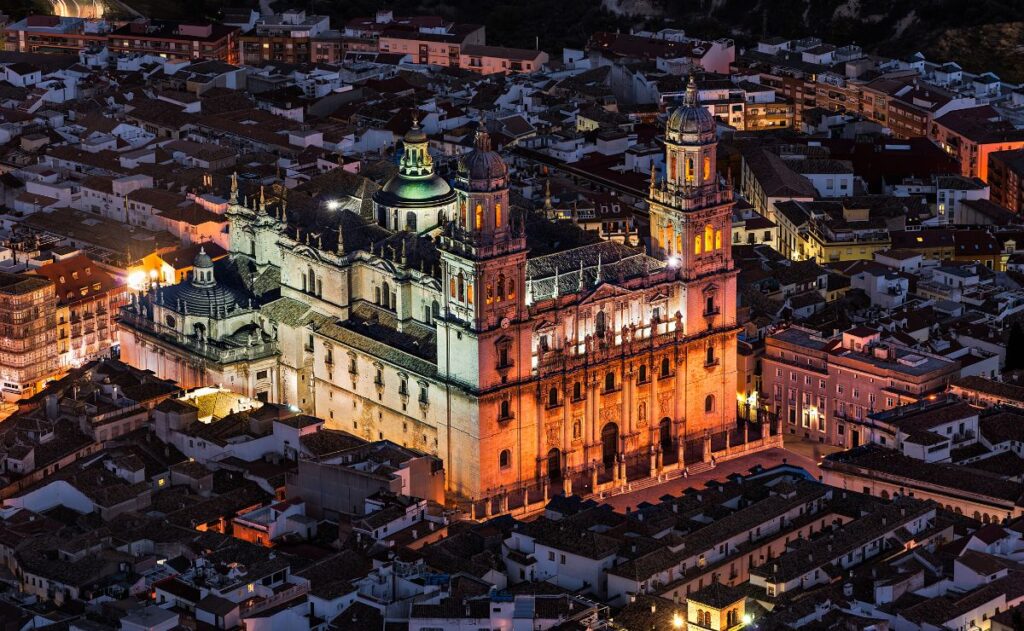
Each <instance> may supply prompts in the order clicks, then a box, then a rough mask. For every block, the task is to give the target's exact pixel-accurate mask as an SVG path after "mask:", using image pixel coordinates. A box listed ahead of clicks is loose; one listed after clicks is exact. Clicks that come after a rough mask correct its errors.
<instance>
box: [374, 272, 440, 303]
mask: <svg viewBox="0 0 1024 631" xmlns="http://www.w3.org/2000/svg"><path fill="white" fill-rule="evenodd" d="M378 291H380V290H378ZM448 293H449V294H450V295H451V297H452V300H454V299H455V296H456V294H455V277H454V276H452V277H451V278H449V279H448ZM377 304H380V296H379V295H378V296H377Z"/></svg>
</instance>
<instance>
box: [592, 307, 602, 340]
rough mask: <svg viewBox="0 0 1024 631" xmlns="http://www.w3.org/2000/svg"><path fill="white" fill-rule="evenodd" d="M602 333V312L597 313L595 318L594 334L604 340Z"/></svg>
mask: <svg viewBox="0 0 1024 631" xmlns="http://www.w3.org/2000/svg"><path fill="white" fill-rule="evenodd" d="M604 331H605V317H604V311H598V312H597V318H595V320H594V332H595V333H596V334H597V337H600V338H604Z"/></svg>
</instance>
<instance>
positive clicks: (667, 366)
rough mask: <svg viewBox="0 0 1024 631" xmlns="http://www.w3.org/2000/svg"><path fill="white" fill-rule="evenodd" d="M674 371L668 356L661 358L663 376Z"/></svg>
mask: <svg viewBox="0 0 1024 631" xmlns="http://www.w3.org/2000/svg"><path fill="white" fill-rule="evenodd" d="M671 373H672V364H671V363H670V362H669V361H668V357H663V358H662V359H661V378H662V379H664V378H665V377H668V376H669V375H670V374H671Z"/></svg>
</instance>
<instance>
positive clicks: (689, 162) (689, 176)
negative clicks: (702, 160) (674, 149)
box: [686, 156, 693, 184]
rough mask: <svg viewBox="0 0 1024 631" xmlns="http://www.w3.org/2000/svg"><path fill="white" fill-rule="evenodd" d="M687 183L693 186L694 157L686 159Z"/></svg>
mask: <svg viewBox="0 0 1024 631" xmlns="http://www.w3.org/2000/svg"><path fill="white" fill-rule="evenodd" d="M686 183H687V184H693V156H687V158H686Z"/></svg>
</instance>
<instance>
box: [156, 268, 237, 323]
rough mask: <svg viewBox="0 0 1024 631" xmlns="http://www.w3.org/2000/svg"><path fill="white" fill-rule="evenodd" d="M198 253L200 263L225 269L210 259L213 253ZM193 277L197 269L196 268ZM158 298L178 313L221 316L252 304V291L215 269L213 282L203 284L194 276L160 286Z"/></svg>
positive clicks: (211, 316)
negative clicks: (218, 273) (232, 281)
mask: <svg viewBox="0 0 1024 631" xmlns="http://www.w3.org/2000/svg"><path fill="white" fill-rule="evenodd" d="M203 256H205V254H200V255H199V256H197V257H196V261H197V263H204V264H205V266H206V267H212V268H214V270H216V269H218V268H220V269H223V267H224V266H223V265H222V264H220V262H219V261H218V263H212V262H210V257H208V256H207V257H205V260H203V259H202V257H203ZM192 274H193V278H195V275H196V272H195V271H193V273H192ZM156 293H157V301H158V302H159V303H161V304H163V306H164V307H166V308H168V309H170V310H172V311H176V312H178V313H187V314H188V315H195V316H202V317H208V318H221V317H226V316H229V315H234V314H235V313H237V312H239V311H242V310H247V309H249V308H250V304H251V300H252V295H251V294H250V293H249V292H248V291H246V290H245V289H244V288H243V287H239V286H236V285H235V284H234V283H226V282H221V281H220V279H218V278H217V273H216V271H214V281H213V283H212V284H209V285H204V284H201V283H197V282H196V281H195V280H191V279H190V280H188V281H185V282H182V283H178V284H177V285H169V286H167V287H161V288H160V289H158V290H157V292H156Z"/></svg>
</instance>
